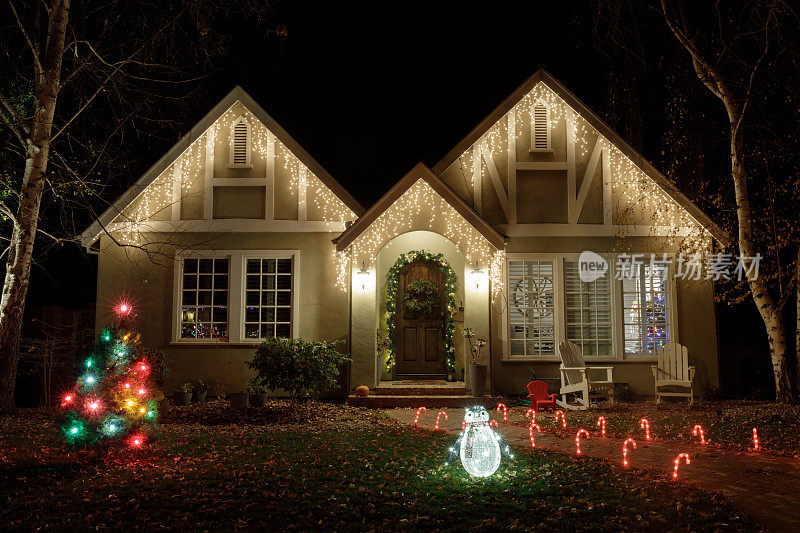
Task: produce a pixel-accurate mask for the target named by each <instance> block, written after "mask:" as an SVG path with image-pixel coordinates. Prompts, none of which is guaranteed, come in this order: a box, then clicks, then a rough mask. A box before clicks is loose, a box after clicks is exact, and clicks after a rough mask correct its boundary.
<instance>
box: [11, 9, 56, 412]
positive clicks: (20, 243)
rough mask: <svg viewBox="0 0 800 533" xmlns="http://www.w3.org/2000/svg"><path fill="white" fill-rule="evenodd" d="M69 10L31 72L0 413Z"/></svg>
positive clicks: (14, 358)
mask: <svg viewBox="0 0 800 533" xmlns="http://www.w3.org/2000/svg"><path fill="white" fill-rule="evenodd" d="M69 8H70V0H62V1H61V2H56V3H55V4H54V5H53V8H52V11H51V12H50V20H49V25H48V31H47V44H46V47H45V53H44V58H43V61H42V66H43V69H42V71H39V69H38V68H35V69H34V71H35V72H36V75H35V84H34V104H33V105H34V109H33V110H34V114H33V119H32V120H31V125H30V136H29V139H28V146H27V153H26V160H25V173H24V174H23V178H22V188H21V190H20V197H19V207H18V209H17V215H16V220H15V221H14V229H13V231H12V234H11V242H10V245H9V252H8V259H7V260H6V275H5V280H4V282H3V295H2V299H0V413H7V412H9V411H11V410H12V409H13V407H14V387H15V384H16V378H17V364H18V361H19V340H20V335H21V333H22V317H23V312H24V310H25V296H26V295H27V292H28V283H29V281H30V273H31V259H32V258H33V245H34V242H35V240H36V229H37V225H38V220H39V208H40V206H41V203H42V193H43V191H44V184H45V178H46V174H45V173H46V171H47V163H48V161H49V157H50V136H51V134H52V129H53V116H54V114H55V110H56V100H57V97H58V90H59V86H60V84H61V60H62V58H63V54H64V36H65V34H66V29H67V20H68V17H69Z"/></svg>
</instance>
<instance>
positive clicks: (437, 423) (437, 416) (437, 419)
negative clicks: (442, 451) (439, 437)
mask: <svg viewBox="0 0 800 533" xmlns="http://www.w3.org/2000/svg"><path fill="white" fill-rule="evenodd" d="M442 415H444V419H445V420H447V413H445V412H444V411H439V412H438V413H436V425H435V426H434V427H433V429H439V417H440V416H442Z"/></svg>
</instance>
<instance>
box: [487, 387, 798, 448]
mask: <svg viewBox="0 0 800 533" xmlns="http://www.w3.org/2000/svg"><path fill="white" fill-rule="evenodd" d="M513 409H514V410H516V411H524V410H525V408H524V407H519V406H516V407H513ZM542 415H543V416H540V417H538V419H537V421H539V422H540V425H541V426H542V429H544V428H545V427H547V428H549V429H556V427H557V425H556V424H555V421H554V420H553V419H551V418H550V415H549V414H546V413H542ZM495 416H497V415H496V414H495ZM600 416H602V417H604V418H605V420H606V433H607V434H608V435H610V436H612V437H620V438H625V437H634V438H637V439H638V438H640V437H643V436H644V430H642V429H641V427H640V422H641V420H642V418H647V420H648V422H649V424H650V434H651V435H652V437H653V438H654V439H660V440H670V441H680V442H699V437H696V436H694V435H692V428H694V426H695V425H696V424H700V425H701V426H702V427H703V431H704V433H705V437H706V441H707V443H708V445H709V446H718V447H721V448H727V449H734V450H742V451H744V450H748V449H750V448H752V447H753V428H757V430H758V440H759V446H760V447H761V451H762V452H765V453H773V454H777V455H788V456H800V406H796V405H782V404H774V403H765V402H744V401H729V402H695V404H694V405H692V406H689V405H687V403H686V402H682V403H677V402H673V403H662V404H660V405H658V406H656V405H655V404H654V403H653V402H639V403H617V404H615V405H613V406H610V407H607V408H602V407H599V408H595V409H592V410H591V411H567V412H566V419H567V425H568V428H569V430H568V432H570V433H571V434H572V435H574V434H575V431H576V430H577V429H578V428H581V427H582V428H586V429H589V430H591V431H595V430H596V429H597V425H596V424H597V419H598V417H600ZM517 425H526V423H525V422H517ZM558 427H560V426H558Z"/></svg>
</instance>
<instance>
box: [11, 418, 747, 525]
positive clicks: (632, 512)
mask: <svg viewBox="0 0 800 533" xmlns="http://www.w3.org/2000/svg"><path fill="white" fill-rule="evenodd" d="M272 409H273V411H274V410H275V409H282V407H280V406H277V407H276V406H273V408H272ZM314 412H315V414H316V417H312V418H311V419H308V420H305V421H297V419H296V417H295V418H293V419H291V420H290V421H289V423H281V422H270V423H269V424H266V425H264V424H261V425H255V424H239V425H224V424H222V423H221V422H222V421H221V420H220V421H219V422H220V424H218V425H213V426H207V425H199V424H191V423H187V422H186V421H185V420H184V419H182V418H180V417H177V418H176V419H177V420H180V421H179V422H174V423H166V424H164V425H163V426H162V435H161V438H160V439H159V440H158V441H156V442H154V443H152V444H150V446H149V447H148V448H147V449H146V450H143V451H136V452H134V451H131V450H126V449H119V450H115V451H112V452H111V453H110V454H109V455H108V456H107V457H103V458H100V457H97V456H95V455H94V454H92V453H71V454H70V453H66V452H65V451H64V450H63V448H62V447H61V444H60V443H59V442H58V441H57V438H56V435H57V432H56V430H55V427H54V426H53V425H52V424H51V423H50V422H48V421H47V420H44V419H37V418H36V417H35V416H31V415H30V414H28V415H26V414H21V415H20V416H17V417H15V418H12V419H6V420H4V421H2V422H0V443H1V444H0V495H1V496H2V503H3V504H2V505H0V520H1V521H2V523H3V524H4V525H5V527H6V528H7V529H25V530H28V529H33V528H34V527H37V526H42V527H50V528H55V529H70V530H72V529H80V530H84V529H89V528H108V527H119V526H121V525H122V526H124V527H126V528H129V527H139V528H142V529H145V528H146V529H154V528H157V527H167V528H180V529H193V530H198V529H200V530H230V529H237V528H256V527H258V528H263V529H265V528H281V529H284V528H286V529H299V530H310V529H314V530H320V529H321V530H370V529H377V530H381V529H383V530H400V529H406V530H410V529H441V530H471V529H475V528H483V529H488V530H493V529H497V530H500V529H503V530H507V529H518V530H540V531H575V530H587V531H619V530H622V529H630V530H650V529H655V528H662V529H668V530H685V531H712V530H725V529H731V530H737V529H739V530H741V529H754V525H753V524H752V523H750V522H748V521H747V520H746V519H743V518H740V517H739V515H738V513H737V512H736V511H735V510H733V509H731V508H730V507H728V506H727V504H726V503H725V502H724V501H723V500H722V499H721V498H720V497H718V496H714V495H709V494H708V493H705V492H702V491H700V490H697V489H694V488H692V487H689V486H686V485H683V484H680V483H674V482H671V481H667V480H666V479H664V478H662V477H661V476H660V475H656V476H650V475H648V474H647V473H644V472H641V471H640V472H637V473H631V472H627V471H622V470H621V469H618V468H616V467H613V466H611V465H609V464H607V463H604V462H601V461H597V460H592V459H578V458H574V457H571V456H567V455H564V454H559V453H547V452H544V451H534V450H530V449H527V448H525V449H519V450H517V454H516V460H515V461H514V462H510V461H509V460H508V459H506V458H504V459H503V462H502V463H501V466H500V469H499V470H498V472H497V473H496V474H495V475H494V476H493V477H491V478H488V479H482V480H481V479H474V478H470V477H469V476H468V475H467V474H466V473H465V472H464V470H463V469H462V468H461V467H460V465H452V466H450V467H444V466H443V464H442V463H443V459H444V452H445V450H446V448H447V447H448V446H449V445H450V444H452V441H453V437H452V436H448V435H445V434H438V433H437V434H434V433H432V432H426V431H424V430H419V429H414V428H408V427H404V426H401V425H399V424H396V423H393V422H390V421H387V420H385V419H383V418H381V417H378V416H374V415H372V414H371V413H364V412H360V411H355V410H352V409H346V408H343V407H337V406H330V405H325V406H322V407H318V408H315V409H314Z"/></svg>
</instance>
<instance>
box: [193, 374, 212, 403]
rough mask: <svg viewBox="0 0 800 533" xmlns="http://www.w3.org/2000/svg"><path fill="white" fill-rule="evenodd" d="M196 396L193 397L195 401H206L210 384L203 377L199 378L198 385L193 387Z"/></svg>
mask: <svg viewBox="0 0 800 533" xmlns="http://www.w3.org/2000/svg"><path fill="white" fill-rule="evenodd" d="M192 392H193V393H194V396H193V397H192V399H193V400H194V401H195V402H198V403H202V402H204V401H206V395H208V385H207V384H206V382H205V381H203V380H202V379H198V380H197V385H196V386H195V387H194V389H192Z"/></svg>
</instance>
